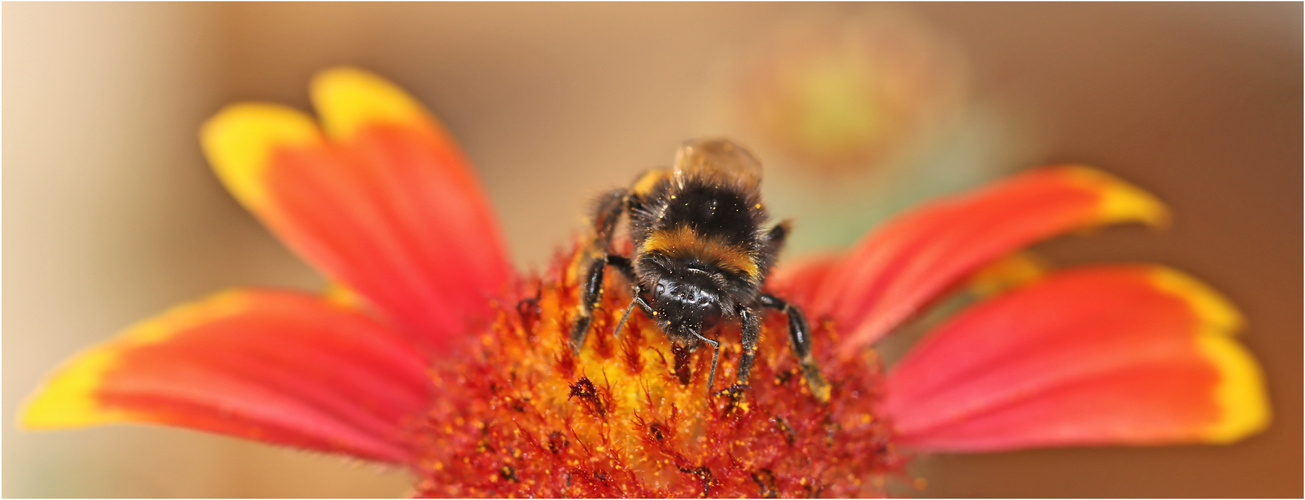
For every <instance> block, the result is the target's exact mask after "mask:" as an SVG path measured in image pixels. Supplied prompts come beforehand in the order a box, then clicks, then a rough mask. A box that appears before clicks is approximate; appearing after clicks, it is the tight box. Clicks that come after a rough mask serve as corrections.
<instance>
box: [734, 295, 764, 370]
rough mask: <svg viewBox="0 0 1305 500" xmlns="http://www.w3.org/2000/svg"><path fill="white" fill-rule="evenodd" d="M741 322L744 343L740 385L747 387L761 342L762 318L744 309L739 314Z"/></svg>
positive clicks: (740, 365)
mask: <svg viewBox="0 0 1305 500" xmlns="http://www.w3.org/2000/svg"><path fill="white" fill-rule="evenodd" d="M739 322H740V323H741V325H740V326H741V327H742V328H741V329H742V335H741V336H742V341H743V355H742V356H739V385H746V384H747V383H748V374H749V373H752V362H753V361H754V360H755V359H756V358H757V343H758V342H759V341H760V340H761V316H758V315H757V313H755V312H753V311H752V309H747V308H744V309H742V310H741V311H740V312H739Z"/></svg>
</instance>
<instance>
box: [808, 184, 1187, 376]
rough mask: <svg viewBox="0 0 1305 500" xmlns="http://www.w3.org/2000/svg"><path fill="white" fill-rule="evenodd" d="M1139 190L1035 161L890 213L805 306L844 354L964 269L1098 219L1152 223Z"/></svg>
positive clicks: (1157, 214) (1156, 206) (1156, 215)
mask: <svg viewBox="0 0 1305 500" xmlns="http://www.w3.org/2000/svg"><path fill="white" fill-rule="evenodd" d="M1165 217H1166V215H1165V209H1164V207H1163V206H1162V205H1160V203H1159V202H1158V201H1156V200H1155V199H1154V198H1152V197H1151V196H1150V195H1148V194H1146V193H1145V192H1143V191H1141V190H1139V189H1137V188H1135V187H1132V186H1130V185H1128V184H1125V183H1123V182H1122V181H1119V180H1118V179H1115V178H1113V177H1110V176H1108V175H1107V174H1104V173H1101V172H1099V171H1096V170H1092V169H1090V168H1087V167H1078V166H1058V167H1044V168H1041V169H1037V170H1032V171H1029V172H1025V173H1023V174H1020V175H1017V176H1015V177H1012V178H1010V179H1008V180H1006V181H1003V182H1000V183H998V184H995V185H992V186H989V187H987V188H984V189H981V190H978V191H976V192H972V193H969V194H966V195H962V196H957V197H953V198H949V199H943V200H940V201H937V202H934V203H932V204H930V205H927V206H925V207H922V208H920V209H918V210H916V211H913V212H910V213H907V214H904V215H902V216H900V217H898V218H896V219H894V220H892V221H889V222H888V223H887V224H885V225H884V226H883V227H882V228H881V229H879V230H877V231H875V232H873V233H871V234H870V235H869V236H867V237H866V238H865V239H863V240H862V241H861V243H859V244H858V245H857V246H856V247H855V248H854V249H853V250H852V251H851V252H850V253H849V254H848V255H847V256H846V257H844V258H843V260H842V262H841V263H840V264H839V265H838V268H837V269H835V270H833V271H831V272H830V273H829V279H827V280H825V281H826V282H825V283H823V284H822V286H821V290H820V292H819V293H818V294H816V295H815V297H813V298H812V299H811V300H810V302H808V303H806V304H805V305H806V306H807V308H808V309H809V310H810V312H811V313H812V314H813V315H816V316H819V315H821V314H829V315H830V316H832V317H833V319H834V320H836V321H837V322H839V323H840V324H842V325H844V327H845V328H846V329H848V330H850V331H851V333H850V335H849V336H848V337H847V338H846V340H845V341H844V343H843V346H842V351H843V354H844V355H852V354H854V353H855V352H857V350H858V349H860V348H861V347H864V346H865V345H868V344H870V343H872V342H874V341H875V340H878V339H879V338H880V337H882V336H883V335H885V334H887V333H888V332H889V331H891V330H892V329H893V328H895V327H897V326H898V325H900V324H901V323H902V322H903V321H905V320H906V319H908V318H909V317H911V316H912V315H913V314H915V313H916V312H918V311H920V310H921V309H922V308H923V307H924V306H926V305H928V304H929V303H930V302H931V301H933V300H935V299H937V298H939V297H940V296H941V295H942V294H943V293H944V292H946V291H947V290H949V289H950V288H951V287H953V286H956V285H958V284H960V283H961V282H962V281H963V280H964V279H965V278H966V277H967V276H969V275H970V274H972V273H974V272H975V271H977V270H979V269H981V268H983V267H984V266H985V265H987V264H989V263H992V262H994V261H996V260H997V259H999V258H1001V257H1003V256H1005V255H1007V254H1010V253H1011V252H1014V251H1016V250H1019V249H1021V248H1023V247H1025V246H1028V245H1030V244H1032V243H1034V242H1037V241H1039V240H1042V239H1046V238H1050V237H1052V236H1056V235H1059V234H1063V233H1066V232H1070V231H1074V230H1080V229H1085V228H1090V227H1094V226H1097V225H1101V224H1107V223H1117V222H1126V221H1140V222H1146V223H1153V224H1159V223H1163V222H1164V220H1165Z"/></svg>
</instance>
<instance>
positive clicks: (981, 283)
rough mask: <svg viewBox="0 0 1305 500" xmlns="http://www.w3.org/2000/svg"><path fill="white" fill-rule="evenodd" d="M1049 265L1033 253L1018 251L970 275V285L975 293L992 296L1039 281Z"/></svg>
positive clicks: (971, 290) (981, 295)
mask: <svg viewBox="0 0 1305 500" xmlns="http://www.w3.org/2000/svg"><path fill="white" fill-rule="evenodd" d="M1049 267H1050V265H1049V264H1047V262H1046V261H1044V260H1043V259H1042V258H1040V257H1038V256H1037V255H1034V254H1033V253H1030V252H1017V253H1013V254H1010V255H1007V256H1005V257H1003V258H1001V259H1000V260H997V261H996V262H993V263H992V264H989V265H988V266H986V267H984V268H982V269H979V270H978V271H977V272H975V273H974V274H973V275H972V276H971V277H970V281H969V283H968V286H969V289H970V292H971V293H973V294H974V295H977V296H980V297H991V296H993V295H996V294H998V293H1001V292H1004V291H1007V290H1011V289H1015V288H1019V287H1022V286H1025V285H1028V284H1030V283H1033V282H1036V281H1038V280H1039V279H1041V278H1042V277H1043V276H1045V275H1046V274H1047V269H1048V268H1049Z"/></svg>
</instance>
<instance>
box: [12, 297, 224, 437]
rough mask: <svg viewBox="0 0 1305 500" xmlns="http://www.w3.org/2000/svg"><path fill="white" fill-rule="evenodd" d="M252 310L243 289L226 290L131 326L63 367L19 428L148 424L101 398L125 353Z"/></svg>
mask: <svg viewBox="0 0 1305 500" xmlns="http://www.w3.org/2000/svg"><path fill="white" fill-rule="evenodd" d="M248 306H249V304H248V301H247V300H245V296H244V295H243V294H241V293H240V292H239V291H238V290H231V291H224V292H219V293H216V294H213V295H211V296H209V297H208V298H206V299H203V300H201V301H198V302H193V303H188V304H182V305H179V306H176V307H173V308H172V309H169V310H167V311H165V312H164V313H163V314H160V315H158V316H155V317H153V318H150V319H147V320H144V321H141V322H139V323H137V324H135V325H132V326H131V327H129V328H127V330H126V331H125V332H123V333H122V334H120V335H118V336H117V337H115V338H114V339H112V340H109V341H107V342H104V343H102V344H99V345H96V346H94V347H91V348H90V349H87V350H86V351H83V352H81V353H80V354H78V355H76V356H74V357H73V358H72V359H70V360H68V361H67V362H66V363H64V364H63V366H60V367H59V368H58V369H57V370H56V371H55V372H54V375H52V376H51V377H50V378H49V379H48V380H47V381H46V382H45V384H44V385H43V386H42V387H40V388H38V389H37V390H36V392H35V393H34V394H33V395H32V396H31V397H29V398H28V400H27V401H26V402H25V403H24V404H23V409H22V410H21V411H20V412H19V415H18V425H19V427H22V428H25V429H62V428H68V427H85V426H89V425H98V424H107V423H113V422H123V421H145V420H148V419H149V418H148V416H146V415H141V414H138V413H134V412H130V411H127V410H122V409H117V408H109V407H106V406H104V405H103V404H101V403H100V401H99V399H98V398H97V396H96V394H97V392H99V390H100V388H101V387H102V386H103V383H104V381H105V378H106V377H107V376H109V374H110V373H111V372H112V370H113V369H114V368H115V367H116V366H118V363H119V361H120V360H121V359H122V356H123V354H124V353H127V352H129V351H131V350H132V349H136V348H140V347H142V346H146V345H151V344H157V343H159V342H164V341H166V340H168V339H170V338H172V336H173V335H175V334H176V333H177V332H180V331H184V330H186V329H190V328H193V327H194V326H196V325H198V324H201V323H204V322H208V321H211V320H213V319H216V318H220V317H223V316H226V315H230V314H235V313H236V312H239V311H241V310H244V309H246V308H248Z"/></svg>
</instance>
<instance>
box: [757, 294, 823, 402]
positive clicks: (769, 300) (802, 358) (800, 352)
mask: <svg viewBox="0 0 1305 500" xmlns="http://www.w3.org/2000/svg"><path fill="white" fill-rule="evenodd" d="M759 302H760V303H761V305H762V307H768V308H771V309H775V310H779V311H783V312H784V313H785V314H787V315H788V338H789V340H791V341H792V342H793V354H794V355H796V356H797V358H798V365H800V366H801V367H802V374H803V375H804V376H805V377H806V379H807V386H809V387H810V388H811V394H812V395H814V396H815V397H816V400H818V401H820V402H822V403H824V402H826V401H829V382H827V381H825V377H824V376H823V375H821V374H820V367H818V366H816V360H815V358H813V357H812V356H811V327H810V326H809V325H808V324H807V318H806V316H803V315H802V311H801V310H800V309H798V308H797V306H794V305H792V304H789V303H787V302H784V300H783V299H780V298H779V297H776V296H774V295H770V294H766V293H763V294H761V296H760V298H759Z"/></svg>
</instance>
